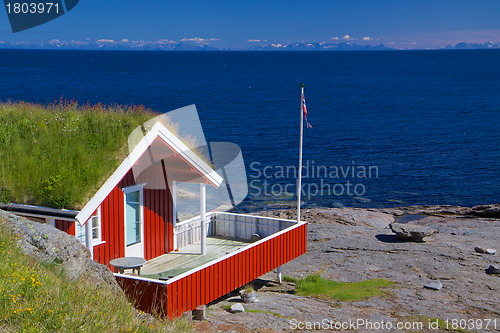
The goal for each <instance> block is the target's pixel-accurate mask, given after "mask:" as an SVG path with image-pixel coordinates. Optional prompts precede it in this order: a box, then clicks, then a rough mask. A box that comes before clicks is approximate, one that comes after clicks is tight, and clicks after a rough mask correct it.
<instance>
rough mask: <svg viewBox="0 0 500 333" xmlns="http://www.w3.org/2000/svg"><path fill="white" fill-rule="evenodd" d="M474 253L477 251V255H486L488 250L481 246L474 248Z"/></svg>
mask: <svg viewBox="0 0 500 333" xmlns="http://www.w3.org/2000/svg"><path fill="white" fill-rule="evenodd" d="M474 251H476V252H477V253H486V249H483V248H482V247H479V246H476V247H475V248H474Z"/></svg>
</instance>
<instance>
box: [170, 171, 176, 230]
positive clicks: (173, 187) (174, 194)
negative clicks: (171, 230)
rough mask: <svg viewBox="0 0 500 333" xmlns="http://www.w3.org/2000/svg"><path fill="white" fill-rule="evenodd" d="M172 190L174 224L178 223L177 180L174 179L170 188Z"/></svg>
mask: <svg viewBox="0 0 500 333" xmlns="http://www.w3.org/2000/svg"><path fill="white" fill-rule="evenodd" d="M170 190H171V192H172V206H173V208H174V209H173V210H174V211H173V214H174V225H176V224H177V182H176V181H175V180H174V181H172V188H171V189H170Z"/></svg>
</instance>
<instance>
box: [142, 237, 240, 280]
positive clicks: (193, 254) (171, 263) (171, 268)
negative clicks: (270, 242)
mask: <svg viewBox="0 0 500 333" xmlns="http://www.w3.org/2000/svg"><path fill="white" fill-rule="evenodd" d="M248 244H249V242H245V241H242V240H235V239H229V238H223V237H208V238H207V254H206V255H204V256H202V255H200V249H201V245H200V242H196V243H193V244H189V245H187V246H185V247H183V248H181V249H179V251H173V252H169V253H166V254H163V255H161V256H159V257H156V258H154V259H151V260H149V261H148V262H147V263H146V264H144V266H143V267H142V269H141V276H142V277H146V278H150V279H158V278H160V277H161V278H168V277H174V276H177V275H180V274H182V273H185V272H187V271H189V270H191V269H193V268H196V267H199V266H202V265H204V264H206V263H209V262H210V261H212V260H215V259H218V258H221V257H223V256H225V255H226V254H228V253H232V252H234V251H237V250H238V249H240V248H242V247H245V246H247V245H248Z"/></svg>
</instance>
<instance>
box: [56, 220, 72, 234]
mask: <svg viewBox="0 0 500 333" xmlns="http://www.w3.org/2000/svg"><path fill="white" fill-rule="evenodd" d="M55 227H56V228H57V229H59V230H62V231H64V232H66V233H67V234H69V235H73V236H75V235H76V231H75V222H74V221H65V220H55Z"/></svg>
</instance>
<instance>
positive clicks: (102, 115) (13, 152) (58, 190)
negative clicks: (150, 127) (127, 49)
mask: <svg viewBox="0 0 500 333" xmlns="http://www.w3.org/2000/svg"><path fill="white" fill-rule="evenodd" d="M156 116H158V114H157V113H155V112H153V111H151V110H149V109H145V108H144V107H143V106H119V105H113V106H104V105H101V104H97V105H90V104H86V105H78V103H76V102H68V101H63V100H62V99H61V100H60V101H58V102H55V103H54V104H50V105H47V106H43V105H38V104H30V103H24V102H18V103H3V104H2V103H0V202H4V203H8V202H13V203H20V204H32V205H37V206H46V207H52V208H66V209H76V210H79V209H81V208H82V207H83V206H84V205H85V203H86V202H87V201H88V200H89V198H91V197H92V196H93V195H94V194H95V192H96V191H97V190H98V189H99V188H100V186H102V184H104V182H105V181H106V180H107V179H108V178H109V176H111V174H112V173H113V172H114V171H115V170H116V168H117V167H118V166H119V165H120V163H121V162H122V161H123V159H124V158H125V157H126V156H127V155H128V152H129V149H128V146H127V144H128V137H129V135H130V134H131V132H132V131H133V130H134V129H135V128H136V127H137V126H139V125H141V124H143V123H144V122H146V121H148V120H151V119H152V118H154V117H156ZM166 121H167V122H168V119H167V120H166ZM164 125H166V126H167V127H169V129H171V130H172V131H173V132H174V134H176V135H178V133H177V132H176V124H171V123H169V122H168V123H167V124H164ZM180 139H181V140H182V141H183V142H184V143H186V144H187V145H188V146H193V145H192V144H191V145H190V143H193V142H194V141H195V139H194V138H180Z"/></svg>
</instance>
